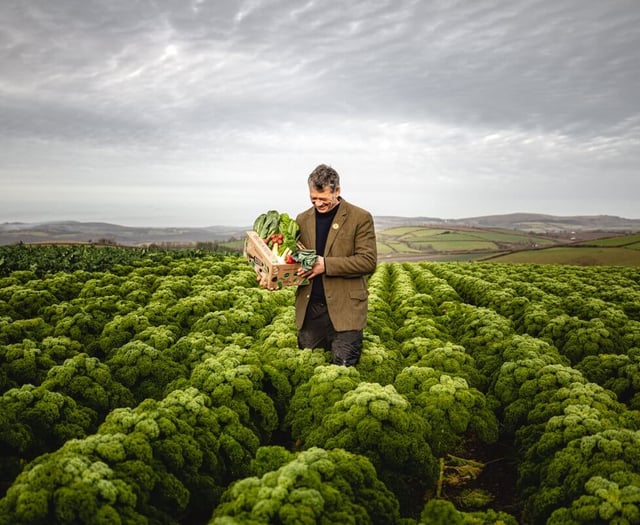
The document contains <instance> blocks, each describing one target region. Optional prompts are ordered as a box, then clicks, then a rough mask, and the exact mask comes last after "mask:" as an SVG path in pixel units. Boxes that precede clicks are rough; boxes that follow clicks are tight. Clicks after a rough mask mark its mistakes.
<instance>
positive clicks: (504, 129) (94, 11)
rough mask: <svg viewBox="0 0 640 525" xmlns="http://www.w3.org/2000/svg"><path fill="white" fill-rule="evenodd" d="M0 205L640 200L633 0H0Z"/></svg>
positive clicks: (164, 213) (230, 216) (188, 222)
mask: <svg viewBox="0 0 640 525" xmlns="http://www.w3.org/2000/svg"><path fill="white" fill-rule="evenodd" d="M0 17H1V18H0V19H1V20H2V23H1V26H0V60H1V63H2V71H3V74H2V76H0V121H1V122H2V125H1V126H0V149H1V151H2V159H3V162H2V163H0V183H1V184H2V192H1V195H0V221H13V220H24V221H38V220H51V219H75V220H105V221H109V222H117V223H120V224H129V225H184V226H205V225H212V224H250V223H251V221H252V220H253V218H254V217H255V216H256V215H257V214H259V213H261V212H262V211H265V210H266V209H271V208H276V209H279V210H282V211H288V212H290V213H297V212H298V211H300V210H302V209H304V208H305V207H307V205H308V196H307V188H306V176H307V174H308V173H309V172H310V171H311V170H312V169H313V168H314V167H315V166H316V165H317V164H319V163H321V162H325V163H329V164H331V165H333V166H334V167H335V168H336V169H337V170H338V171H339V172H340V173H341V175H342V187H343V188H342V191H343V196H344V197H345V198H347V199H348V200H351V201H352V202H354V203H356V204H359V205H361V206H364V207H366V208H368V209H370V210H371V211H372V213H374V214H376V215H415V216H418V215H420V216H437V217H443V218H458V217H468V216H474V215H486V214H494V213H509V212H514V211H529V212H541V213H553V214H557V215H572V214H589V215H591V214H612V215H620V216H625V217H629V218H640V212H639V211H638V206H637V197H636V196H637V195H639V194H640V182H638V176H637V171H638V166H639V165H640V102H639V101H640V97H638V96H637V94H636V91H637V86H638V85H640V55H639V54H638V53H637V49H640V30H638V27H640V4H638V2H636V1H635V0H608V1H607V2H601V1H597V0H566V1H564V2H552V1H551V0H527V1H519V2H506V1H504V0H477V1H474V2H451V1H449V0H441V1H433V2H420V1H418V0H414V1H410V0H389V1H377V0H368V1H366V2H365V1H356V2H346V1H333V0H329V1H327V2H316V1H308V2H306V3H302V2H296V1H291V0H282V1H278V0H246V1H243V2H235V1H234V2H231V1H227V0H224V1H220V0H217V1H213V0H192V1H191V2H189V1H185V2H178V1H175V0H174V1H169V0H157V1H140V2H135V3H132V2H125V1H117V0H116V1H110V2H99V1H98V0H86V1H82V2H81V1H78V0H60V1H57V2H55V3H52V2H47V1H44V0H30V1H29V2H5V3H3V4H2V5H0Z"/></svg>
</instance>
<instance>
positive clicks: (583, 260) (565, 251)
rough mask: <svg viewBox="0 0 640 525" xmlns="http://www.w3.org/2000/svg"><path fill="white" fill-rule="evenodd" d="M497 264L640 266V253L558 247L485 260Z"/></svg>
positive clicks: (615, 249) (614, 249) (626, 249)
mask: <svg viewBox="0 0 640 525" xmlns="http://www.w3.org/2000/svg"><path fill="white" fill-rule="evenodd" d="M485 260H489V261H491V262H499V263H533V264H572V265H579V266H603V265H604V266H640V251H639V250H637V249H635V250H634V249H631V250H630V249H628V248H618V247H604V246H603V247H592V246H559V247H553V248H545V249H542V250H525V251H521V252H514V253H509V254H506V255H499V256H496V257H491V258H486V259H485Z"/></svg>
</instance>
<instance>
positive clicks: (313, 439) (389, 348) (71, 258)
mask: <svg viewBox="0 0 640 525" xmlns="http://www.w3.org/2000/svg"><path fill="white" fill-rule="evenodd" d="M562 250H574V252H573V253H583V254H584V253H592V254H595V253H596V252H597V250H601V252H602V253H603V254H604V253H613V252H614V251H618V252H628V253H638V252H637V251H634V250H625V249H623V248H618V247H613V248H606V247H602V248H593V247H591V248H585V247H581V248H573V249H572V248H550V249H541V250H535V251H529V252H526V254H528V255H529V257H531V256H532V255H534V254H542V253H546V254H547V255H549V254H552V253H559V252H560V251H562ZM587 250H591V252H589V251H587ZM523 254H525V252H523ZM468 256H470V254H458V255H457V257H460V258H464V257H468ZM619 256H620V257H621V256H622V254H621V253H620V254H619ZM368 290H369V303H368V322H367V326H366V327H365V329H364V339H363V346H362V356H361V359H360V361H359V362H358V364H357V365H356V366H354V367H349V368H346V367H342V366H338V365H335V364H331V355H330V352H327V351H325V350H324V349H323V348H305V349H303V350H301V349H299V348H298V345H297V327H296V323H295V307H294V301H295V295H296V289H295V288H294V287H286V288H283V289H282V290H278V291H268V290H265V289H262V288H259V287H258V285H257V281H256V278H255V273H254V271H253V269H252V267H251V265H250V264H249V263H248V262H247V261H246V260H245V259H244V258H243V257H241V256H240V255H238V254H237V253H236V254H233V255H232V254H226V255H225V254H213V253H206V252H204V251H203V250H188V251H179V250H172V251H160V250H158V251H153V250H148V249H136V248H129V249H123V248H120V247H106V246H105V247H100V248H97V247H94V246H30V247H25V246H14V247H9V248H2V249H0V421H1V422H2V425H1V426H0V524H2V525H4V524H7V525H9V524H12V525H13V524H15V525H18V524H24V525H26V524H34V525H35V524H49V523H51V524H62V523H66V524H78V525H79V524H107V523H108V524H124V523H126V524H156V523H158V524H163V525H187V524H188V525H231V524H236V525H239V524H241V523H242V524H253V525H270V524H275V523H278V524H283V525H284V524H314V523H326V524H334V523H335V524H356V523H357V524H361V525H425V524H446V525H449V524H477V525H498V524H502V525H519V524H522V525H529V524H547V523H548V524H549V525H565V524H580V523H582V524H587V523H590V524H607V523H609V524H624V523H627V524H631V523H638V522H639V520H638V519H637V518H638V516H640V492H639V491H640V489H639V487H640V483H639V479H640V452H639V451H640V417H639V410H640V381H639V379H640V373H639V370H640V276H639V273H638V271H637V268H634V267H625V266H590V267H581V266H575V265H569V264H519V265H514V264H498V263H494V262H480V263H477V262H474V263H462V262H456V263H448V262H447V263H442V262H431V261H428V262H427V261H421V262H383V263H381V264H379V265H378V266H377V268H376V270H375V272H374V273H373V274H372V275H371V276H370V277H369V280H368Z"/></svg>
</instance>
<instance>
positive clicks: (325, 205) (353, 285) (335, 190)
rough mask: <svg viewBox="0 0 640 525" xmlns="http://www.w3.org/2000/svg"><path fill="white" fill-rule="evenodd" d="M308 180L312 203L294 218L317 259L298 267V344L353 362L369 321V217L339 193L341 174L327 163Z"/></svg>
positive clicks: (372, 239)
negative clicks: (301, 278)
mask: <svg viewBox="0 0 640 525" xmlns="http://www.w3.org/2000/svg"><path fill="white" fill-rule="evenodd" d="M308 184H309V197H310V199H311V204H312V205H313V206H312V207H311V208H309V209H308V210H306V211H304V212H302V213H300V214H299V215H298V216H297V217H296V222H297V223H298V225H299V226H300V241H301V242H302V244H304V246H306V247H307V248H315V250H316V253H317V255H318V259H317V261H316V263H315V264H314V265H313V268H312V269H311V270H309V271H306V272H303V271H302V270H301V271H300V272H299V273H300V274H301V275H303V276H304V277H307V278H308V279H309V284H306V285H301V286H299V287H298V289H297V291H296V324H297V326H298V329H299V331H298V346H299V347H300V348H324V349H325V350H330V351H331V355H332V362H333V363H334V364H339V365H345V366H353V365H355V364H357V363H358V360H359V359H360V353H361V351H362V331H363V329H364V327H365V325H366V322H367V308H368V295H369V292H368V289H367V277H368V275H370V274H372V273H373V272H374V271H375V269H376V264H377V259H378V255H377V248H376V234H375V229H374V224H373V217H372V216H371V214H370V213H369V212H368V211H366V210H364V209H362V208H359V207H357V206H354V205H353V204H351V203H349V202H347V201H346V200H344V199H343V198H342V197H341V196H340V177H339V175H338V173H337V172H336V171H335V170H334V169H333V168H331V167H330V166H327V165H325V164H321V165H320V166H318V167H317V168H316V169H315V170H313V172H312V173H311V174H310V175H309V178H308Z"/></svg>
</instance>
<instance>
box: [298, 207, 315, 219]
mask: <svg viewBox="0 0 640 525" xmlns="http://www.w3.org/2000/svg"><path fill="white" fill-rule="evenodd" d="M313 212H314V208H313V206H311V207H310V208H307V209H306V210H304V211H301V212H300V213H298V215H296V222H300V221H301V220H303V219H304V218H305V217H311V216H313Z"/></svg>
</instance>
